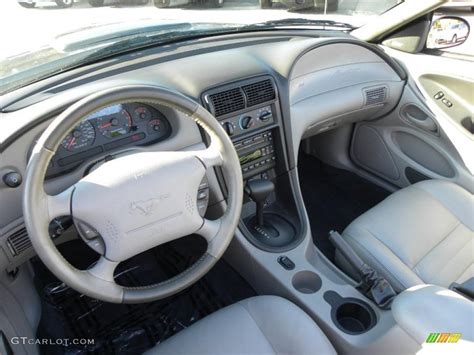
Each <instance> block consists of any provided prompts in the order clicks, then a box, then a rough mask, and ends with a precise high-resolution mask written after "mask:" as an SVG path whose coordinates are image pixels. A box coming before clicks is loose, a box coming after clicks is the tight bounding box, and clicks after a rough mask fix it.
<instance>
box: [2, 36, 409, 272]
mask: <svg viewBox="0 0 474 355" xmlns="http://www.w3.org/2000/svg"><path fill="white" fill-rule="evenodd" d="M298 33H301V32H298ZM331 36H332V37H331ZM344 36H346V35H344V34H340V33H338V34H337V35H336V34H334V33H332V34H330V35H328V32H321V33H315V34H314V36H301V35H299V34H296V33H294V34H287V35H282V34H281V32H279V33H278V34H276V35H271V34H269V35H261V34H259V35H256V36H255V37H253V36H252V35H249V36H248V37H246V36H242V37H238V36H237V37H235V36H230V37H225V36H223V38H221V39H218V38H213V39H212V40H207V41H206V40H201V41H195V42H191V43H182V44H176V45H170V46H166V48H161V47H157V48H150V49H148V50H144V51H141V52H140V53H134V54H130V55H124V56H122V57H120V58H115V59H114V60H111V61H104V62H101V63H95V64H91V65H90V66H87V67H84V68H78V69H77V70H74V71H72V72H65V73H61V74H59V75H57V76H55V77H51V78H48V79H45V80H43V81H41V82H38V83H35V84H32V85H30V86H29V87H25V88H22V89H19V90H16V91H14V92H12V93H9V94H6V95H4V96H2V97H0V110H1V113H0V126H1V127H2V129H1V130H0V153H1V154H0V201H2V203H0V254H2V253H3V252H4V253H3V254H4V255H6V256H7V259H5V258H2V257H1V256H0V268H4V266H6V265H7V264H8V265H9V267H11V268H13V267H15V266H16V265H20V264H21V263H22V262H23V261H24V260H26V259H27V258H28V257H30V256H31V255H32V253H33V250H32V248H31V245H29V244H28V236H27V232H26V229H25V227H24V222H23V216H22V195H23V185H22V184H21V178H22V177H24V176H25V173H26V170H27V164H28V160H29V155H30V154H31V151H32V149H33V147H34V145H35V142H36V140H37V139H38V137H39V136H40V135H41V134H42V132H44V130H45V129H46V128H47V127H48V126H49V124H50V123H51V122H52V121H53V120H54V118H55V117H57V116H58V115H59V114H61V113H62V112H63V111H64V110H65V109H67V108H68V107H69V106H70V105H73V104H74V103H76V102H77V101H79V100H81V99H83V98H84V97H86V96H88V95H91V94H93V93H96V92H98V91H100V90H104V89H110V88H111V87H117V86H120V85H129V84H136V83H139V84H143V85H153V86H162V87H166V88H168V89H171V90H174V91H176V92H179V93H181V94H182V95H185V96H187V97H189V98H191V99H193V100H195V101H196V102H199V103H201V105H203V106H204V107H205V108H207V109H208V110H209V111H210V112H211V113H212V114H213V115H214V116H215V117H216V119H217V120H218V122H219V123H220V124H221V125H222V127H223V128H224V129H225V130H226V131H227V133H228V135H229V136H230V138H231V140H232V141H233V143H234V146H235V149H236V151H237V154H238V156H239V159H240V162H241V168H242V174H243V177H244V179H246V180H247V179H253V178H263V179H271V180H274V179H283V180H284V181H287V178H286V176H288V173H289V171H291V170H293V169H295V167H296V158H297V152H298V149H299V144H300V142H301V139H302V138H303V137H306V136H307V135H310V134H316V133H318V132H322V131H324V130H326V129H330V128H332V127H335V126H338V125H342V124H346V123H348V122H355V121H357V120H365V119H368V118H369V119H374V118H377V117H381V116H382V115H384V114H386V112H388V111H390V110H392V109H393V108H394V107H395V105H396V104H397V102H398V101H399V99H400V95H401V92H402V90H403V87H404V84H405V78H404V77H403V75H402V74H403V73H401V71H402V70H401V69H400V68H399V67H398V66H397V64H396V63H395V62H394V61H393V60H392V59H390V58H389V57H388V56H387V55H385V54H384V53H382V52H381V51H380V50H377V49H376V48H374V47H373V46H370V45H367V44H365V43H363V42H360V41H358V40H355V39H353V38H351V37H350V36H347V37H344ZM341 53H352V54H353V55H351V56H343V55H341ZM379 92H382V95H379V94H377V93H379ZM374 93H375V94H374ZM374 95H375V97H376V98H377V100H373V97H374ZM206 139H207V138H206V136H205V135H204V134H203V132H202V130H200V129H199V127H198V125H197V124H196V122H194V121H193V120H192V119H189V117H186V115H185V114H184V113H182V112H179V111H178V110H176V109H174V108H172V107H167V106H164V105H159V106H158V105H152V104H149V103H147V102H139V100H137V102H126V103H121V104H117V105H113V106H109V107H105V108H103V109H101V110H99V111H97V112H95V113H93V114H91V115H90V116H88V117H84V118H83V120H82V121H81V122H80V123H79V124H78V125H77V126H76V127H75V128H74V129H73V130H72V131H71V132H69V134H68V135H67V136H66V137H65V138H64V139H63V141H62V143H61V144H60V146H59V148H58V149H57V151H56V154H55V156H54V157H53V158H52V160H51V165H50V166H49V168H48V171H47V173H46V178H47V180H46V181H45V184H44V188H45V191H46V192H47V193H49V194H56V193H59V192H61V191H63V190H64V189H66V188H67V187H69V186H71V185H72V184H74V183H75V182H77V181H79V180H80V179H81V178H82V177H83V176H84V175H87V173H88V172H89V171H90V169H93V168H94V166H96V165H97V164H100V163H103V162H106V161H108V159H111V158H113V157H114V156H119V155H120V154H129V153H130V154H132V153H133V151H179V150H199V149H202V148H203V147H204V146H205V143H206ZM12 174H13V175H16V176H17V177H19V178H18V179H17V183H18V185H16V186H10V185H7V184H6V183H5V181H6V179H5V177H6V176H11V175H12ZM207 175H208V179H209V190H210V194H209V206H210V208H211V207H212V206H219V204H221V203H222V201H223V200H224V199H225V193H226V191H225V182H222V181H221V180H219V179H220V178H221V177H220V175H219V172H218V171H216V172H214V170H212V171H209V172H208V174H207ZM2 178H3V180H2ZM285 179H286V180H285ZM10 182H11V180H10ZM12 245H13V246H15V245H16V246H18V248H17V247H15V248H13V247H12ZM13 249H15V250H16V251H15V252H12V251H11V250H13ZM17 249H18V250H17Z"/></svg>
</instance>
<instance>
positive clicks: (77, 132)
mask: <svg viewBox="0 0 474 355" xmlns="http://www.w3.org/2000/svg"><path fill="white" fill-rule="evenodd" d="M94 140H95V130H94V127H93V126H92V124H91V123H90V122H89V121H82V122H81V123H80V124H79V125H78V126H77V127H76V128H74V129H73V131H72V132H71V133H69V134H68V135H67V136H66V138H64V140H63V141H62V142H61V146H62V147H63V148H65V149H66V150H68V151H70V152H73V151H76V150H80V149H83V148H86V147H88V146H90V145H92V144H93V143H94Z"/></svg>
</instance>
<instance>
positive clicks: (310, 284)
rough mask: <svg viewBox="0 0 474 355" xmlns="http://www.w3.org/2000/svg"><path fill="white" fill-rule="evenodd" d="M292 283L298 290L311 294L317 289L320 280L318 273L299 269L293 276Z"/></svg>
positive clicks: (320, 282) (320, 284) (319, 285)
mask: <svg viewBox="0 0 474 355" xmlns="http://www.w3.org/2000/svg"><path fill="white" fill-rule="evenodd" d="M292 284H293V287H294V288H295V289H296V290H297V291H298V292H301V293H306V294H311V293H315V292H318V291H319V289H320V288H321V286H322V281H321V278H320V277H319V276H318V274H316V273H314V272H312V271H300V272H297V273H296V274H295V276H293V279H292Z"/></svg>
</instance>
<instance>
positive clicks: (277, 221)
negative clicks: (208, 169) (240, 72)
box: [202, 76, 300, 252]
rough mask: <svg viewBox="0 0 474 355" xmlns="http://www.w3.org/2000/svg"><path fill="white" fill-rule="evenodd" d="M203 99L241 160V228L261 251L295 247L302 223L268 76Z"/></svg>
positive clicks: (213, 92)
mask: <svg viewBox="0 0 474 355" xmlns="http://www.w3.org/2000/svg"><path fill="white" fill-rule="evenodd" d="M202 100H203V102H204V104H205V106H206V107H207V108H208V110H209V111H210V112H211V113H212V114H213V115H214V116H215V117H216V118H217V119H218V120H219V122H220V124H221V125H222V127H223V128H224V130H225V131H226V132H227V134H228V135H229V137H230V138H231V140H232V142H233V144H234V147H235V150H236V152H237V154H238V156H239V159H240V165H241V168H242V176H243V179H244V186H245V198H244V204H243V207H242V216H241V224H240V229H241V230H242V231H244V233H245V235H246V237H247V239H248V240H249V241H250V242H252V243H253V244H254V245H255V246H257V247H258V248H260V249H263V250H267V251H272V252H277V251H281V250H282V249H288V248H291V247H292V246H294V245H295V243H296V241H297V240H298V232H299V230H300V227H299V225H300V223H299V221H300V219H299V216H298V211H297V208H296V203H295V199H294V196H293V194H292V193H291V191H289V190H291V189H288V186H289V178H288V168H287V166H288V164H287V162H286V150H285V144H284V133H283V129H282V126H281V112H280V103H279V99H278V90H277V86H276V84H275V81H274V80H273V78H272V77H270V76H259V77H256V78H252V79H247V80H242V81H239V82H236V83H232V84H229V85H224V86H221V87H218V88H214V89H211V90H209V91H207V92H205V93H204V94H203V96H202ZM221 185H222V186H225V183H224V182H223V181H222V184H221Z"/></svg>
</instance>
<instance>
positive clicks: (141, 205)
mask: <svg viewBox="0 0 474 355" xmlns="http://www.w3.org/2000/svg"><path fill="white" fill-rule="evenodd" d="M169 197H170V194H164V195H160V196H158V197H157V198H151V199H149V200H146V201H135V202H131V203H130V214H134V213H137V212H138V213H139V214H141V215H142V216H148V215H150V214H151V213H152V212H153V211H154V210H155V209H156V208H157V207H158V205H159V203H160V202H161V201H163V200H166V199H167V198H169Z"/></svg>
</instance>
